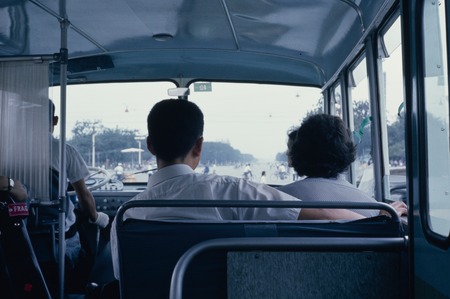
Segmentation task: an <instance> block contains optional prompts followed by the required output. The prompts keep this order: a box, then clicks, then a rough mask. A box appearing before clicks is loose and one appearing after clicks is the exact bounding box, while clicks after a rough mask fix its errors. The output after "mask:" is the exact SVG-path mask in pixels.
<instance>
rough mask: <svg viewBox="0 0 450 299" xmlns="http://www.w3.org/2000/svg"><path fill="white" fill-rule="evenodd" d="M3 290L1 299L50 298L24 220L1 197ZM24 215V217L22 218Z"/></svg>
mask: <svg viewBox="0 0 450 299" xmlns="http://www.w3.org/2000/svg"><path fill="white" fill-rule="evenodd" d="M0 197H1V198H0V290H2V291H1V292H2V298H51V296H50V293H49V290H48V288H47V284H46V282H45V280H44V277H43V275H42V272H41V268H40V266H39V263H38V261H37V258H36V255H35V253H34V250H33V247H32V245H31V241H30V238H29V236H28V232H27V230H26V226H25V223H24V220H23V216H17V215H13V214H12V213H11V209H13V208H12V207H13V206H11V205H14V204H15V203H14V202H13V200H12V199H11V198H9V196H7V195H5V194H2V195H0ZM22 215H23V214H22Z"/></svg>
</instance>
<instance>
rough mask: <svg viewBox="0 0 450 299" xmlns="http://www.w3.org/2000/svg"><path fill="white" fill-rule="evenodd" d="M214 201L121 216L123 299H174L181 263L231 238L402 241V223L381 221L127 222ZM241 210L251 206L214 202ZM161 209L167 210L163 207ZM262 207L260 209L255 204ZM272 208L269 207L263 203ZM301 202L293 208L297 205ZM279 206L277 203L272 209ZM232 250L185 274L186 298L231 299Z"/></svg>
mask: <svg viewBox="0 0 450 299" xmlns="http://www.w3.org/2000/svg"><path fill="white" fill-rule="evenodd" d="M206 202H210V201H201V202H199V201H187V200H186V201H172V200H171V201H154V200H152V201H130V202H127V203H125V204H124V205H123V206H122V208H121V209H120V210H119V212H118V214H117V220H116V222H117V223H116V224H117V226H116V229H117V240H118V252H119V267H120V277H121V279H120V291H121V295H122V298H168V297H169V290H170V283H171V277H172V272H173V269H174V267H175V265H176V263H177V261H178V259H179V258H180V257H181V256H182V255H183V254H184V253H185V252H186V251H187V250H188V249H189V248H191V247H193V246H195V245H196V244H198V243H201V242H203V241H207V240H212V239H218V238H220V239H226V238H242V240H245V239H249V238H261V237H263V238H280V237H282V238H290V237H362V236H364V237H368V238H370V237H373V238H375V237H400V236H402V235H403V230H402V228H401V225H400V224H399V222H398V221H395V220H392V219H391V218H389V217H383V216H380V217H375V218H371V219H363V220H359V221H353V222H347V221H343V222H329V221H309V222H299V221H221V222H206V221H186V220H179V221H172V220H171V221H152V220H137V219H126V220H125V221H123V219H122V218H123V213H124V212H125V211H126V210H127V209H129V208H139V207H149V206H162V205H168V206H170V205H173V204H175V205H176V204H178V203H179V204H181V205H187V206H189V205H190V204H192V205H195V204H203V205H205V204H206ZM221 202H223V204H225V205H227V204H230V203H231V202H233V203H234V204H235V205H239V204H245V203H246V202H235V201H212V203H211V204H220V203H221ZM160 204H161V205H160ZM251 204H252V205H255V204H256V205H258V203H254V202H252V203H251ZM261 204H262V205H267V203H261ZM297 204H298V202H295V203H293V205H297ZM272 205H277V203H272ZM227 252H228V250H227V249H217V250H216V249H212V250H208V251H205V252H204V253H202V254H199V255H198V256H196V257H195V258H194V260H193V261H192V262H191V263H190V265H189V267H188V269H187V270H186V273H185V276H184V277H185V281H184V285H185V286H188V287H187V288H186V289H185V291H184V293H183V298H227Z"/></svg>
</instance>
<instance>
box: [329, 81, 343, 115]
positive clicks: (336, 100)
mask: <svg viewBox="0 0 450 299" xmlns="http://www.w3.org/2000/svg"><path fill="white" fill-rule="evenodd" d="M331 96H332V102H331V103H332V113H333V114H334V115H336V116H339V117H340V118H343V115H344V114H343V111H342V95H341V84H336V85H335V86H334V87H333V89H332V93H331Z"/></svg>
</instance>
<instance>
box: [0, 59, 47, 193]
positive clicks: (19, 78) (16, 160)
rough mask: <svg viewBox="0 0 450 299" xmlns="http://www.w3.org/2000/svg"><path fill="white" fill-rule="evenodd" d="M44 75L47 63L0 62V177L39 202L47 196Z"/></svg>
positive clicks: (45, 89)
mask: <svg viewBox="0 0 450 299" xmlns="http://www.w3.org/2000/svg"><path fill="white" fill-rule="evenodd" d="M48 72H49V65H48V63H47V62H42V61H39V62H35V61H31V60H30V61H8V62H1V61H0V175H7V176H9V177H11V178H13V179H18V180H20V181H21V182H22V183H23V184H25V185H26V186H27V188H28V192H29V195H30V198H32V199H40V200H43V201H46V200H49V194H50V192H49V188H50V186H49V185H50V183H49V177H50V175H49V174H50V161H51V159H50V155H51V149H50V125H51V124H50V122H49V121H50V118H49V116H50V115H49V111H50V109H49V97H48V86H49V74H48Z"/></svg>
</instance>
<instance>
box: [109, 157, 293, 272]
mask: <svg viewBox="0 0 450 299" xmlns="http://www.w3.org/2000/svg"><path fill="white" fill-rule="evenodd" d="M146 199H198V200H202V199H204V200H208V199H224V200H298V199H297V198H295V197H293V196H290V195H288V194H286V193H283V192H281V191H279V190H277V189H275V188H272V187H270V186H267V185H264V184H258V183H255V182H252V181H247V180H243V179H239V178H236V177H231V176H219V175H215V174H200V173H196V172H194V171H193V170H192V168H190V167H189V166H188V165H184V164H177V165H171V166H168V167H165V168H162V169H160V170H158V171H157V172H156V173H155V174H153V175H152V176H150V177H149V179H148V185H147V190H145V191H143V192H142V193H140V194H138V195H137V196H135V197H134V198H133V199H131V200H146ZM299 212H300V209H296V208H286V209H280V208H278V209H275V208H239V209H238V208H139V209H130V210H127V211H126V212H125V214H124V219H126V218H134V219H153V220H169V219H196V220H296V219H297V218H298V215H299ZM111 253H112V260H113V266H114V275H115V277H116V278H118V277H119V265H118V252H117V236H116V219H114V222H113V223H112V226H111Z"/></svg>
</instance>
